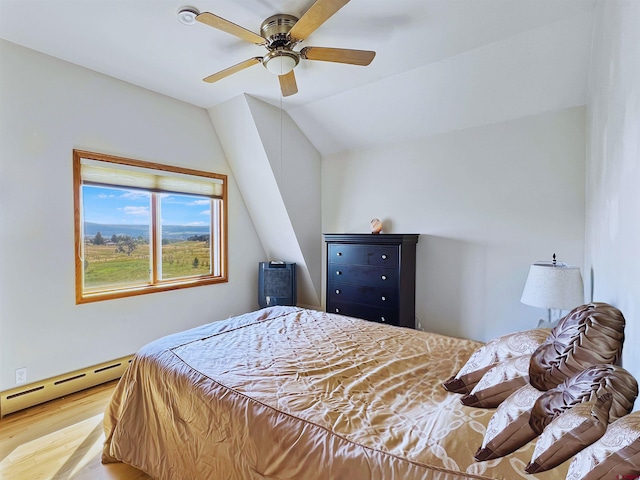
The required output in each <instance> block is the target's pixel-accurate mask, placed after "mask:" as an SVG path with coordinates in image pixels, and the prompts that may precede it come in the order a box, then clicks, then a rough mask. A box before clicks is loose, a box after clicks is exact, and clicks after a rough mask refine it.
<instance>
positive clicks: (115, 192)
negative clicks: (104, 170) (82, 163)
mask: <svg viewBox="0 0 640 480" xmlns="http://www.w3.org/2000/svg"><path fill="white" fill-rule="evenodd" d="M82 194H83V198H82V202H83V207H84V221H85V222H93V223H102V224H113V225H148V224H149V223H150V217H149V214H150V208H151V207H150V195H149V194H148V193H144V192H138V191H135V190H124V189H120V188H106V187H96V186H88V185H85V186H83V187H82ZM161 211H162V222H163V224H165V225H209V223H210V218H211V210H210V201H209V200H207V199H202V198H197V197H191V196H187V195H162V200H161Z"/></svg>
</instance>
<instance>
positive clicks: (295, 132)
mask: <svg viewBox="0 0 640 480" xmlns="http://www.w3.org/2000/svg"><path fill="white" fill-rule="evenodd" d="M209 115H210V117H211V119H212V121H213V124H214V126H215V128H216V131H217V132H218V136H219V138H220V141H221V143H222V147H223V149H224V151H225V155H226V157H227V160H228V162H229V164H230V166H231V169H232V170H233V172H234V174H235V176H236V178H237V179H238V186H239V188H240V191H241V192H242V196H243V198H244V201H245V204H246V205H247V208H248V210H249V213H250V214H251V218H252V220H253V224H254V225H255V226H256V229H257V231H258V235H259V237H260V241H261V242H262V246H263V248H264V250H265V252H266V254H267V255H266V257H265V258H264V259H263V260H264V261H272V260H279V261H286V262H295V263H296V271H297V285H298V287H297V293H298V298H297V300H298V304H299V305H301V306H302V305H303V306H307V307H309V308H319V306H320V303H321V302H320V281H321V278H322V254H321V252H322V248H321V246H322V236H321V234H320V227H321V215H320V207H321V200H320V195H321V188H320V180H321V174H320V160H321V158H320V154H319V153H318V151H317V150H316V149H315V148H314V147H313V145H312V144H311V142H309V140H308V139H307V138H306V137H305V136H304V134H303V133H302V132H301V131H300V130H299V129H298V127H297V125H296V124H295V123H294V122H293V121H292V120H291V118H289V115H287V113H286V112H282V111H281V110H280V109H279V108H277V107H274V106H272V105H269V104H267V103H264V102H262V101H260V100H258V99H256V98H253V97H250V96H249V95H240V96H238V97H236V98H232V99H231V100H228V101H226V102H224V103H222V104H220V105H217V106H216V107H214V108H211V109H209Z"/></svg>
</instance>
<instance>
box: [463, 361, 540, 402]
mask: <svg viewBox="0 0 640 480" xmlns="http://www.w3.org/2000/svg"><path fill="white" fill-rule="evenodd" d="M529 360H531V354H529V355H521V356H519V357H515V358H510V359H509V360H505V361H504V362H501V363H498V364H497V365H495V366H494V367H492V368H490V369H489V370H488V371H487V373H485V374H484V375H483V376H482V378H481V379H480V381H479V382H478V383H477V385H476V386H475V387H473V390H471V393H470V394H469V395H465V396H464V397H462V398H461V399H460V401H461V402H462V403H463V404H464V405H467V406H469V407H483V408H496V407H497V406H498V405H500V404H501V403H502V402H503V401H504V400H505V399H506V398H507V397H508V396H509V395H511V394H512V393H513V392H515V391H516V390H517V389H519V388H520V387H523V386H525V385H527V384H528V383H529Z"/></svg>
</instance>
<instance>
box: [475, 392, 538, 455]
mask: <svg viewBox="0 0 640 480" xmlns="http://www.w3.org/2000/svg"><path fill="white" fill-rule="evenodd" d="M540 395H542V392H541V391H540V390H537V389H535V388H534V387H532V386H531V385H528V384H527V385H525V386H524V387H521V388H519V389H518V390H516V391H515V392H513V393H512V394H511V395H509V396H508V397H507V399H506V400H505V401H504V402H502V403H501V404H500V405H499V406H498V408H497V409H496V411H495V413H494V414H493V416H492V417H491V420H489V424H488V425H487V431H486V433H485V435H484V440H483V441H482V446H481V447H480V448H479V449H478V451H477V452H476V454H475V456H474V458H475V459H476V460H477V461H479V462H482V461H484V460H492V459H494V458H498V457H503V456H505V455H508V454H509V453H512V452H515V451H516V450H517V449H519V448H520V447H522V446H524V445H526V444H527V443H529V442H530V441H531V440H533V439H534V438H536V433H535V432H534V431H533V430H532V429H531V427H530V426H529V414H530V413H531V408H533V404H534V403H535V401H536V399H537V398H538V397H539V396H540Z"/></svg>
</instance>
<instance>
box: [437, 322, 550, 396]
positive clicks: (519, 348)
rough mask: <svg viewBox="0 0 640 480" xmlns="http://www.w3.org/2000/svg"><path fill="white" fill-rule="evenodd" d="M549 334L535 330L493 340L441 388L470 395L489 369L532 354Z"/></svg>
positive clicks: (545, 330) (538, 329) (544, 329)
mask: <svg viewBox="0 0 640 480" xmlns="http://www.w3.org/2000/svg"><path fill="white" fill-rule="evenodd" d="M550 333H551V330H550V329H548V328H535V329H533V330H526V331H524V332H517V333H510V334H508V335H503V336H501V337H498V338H496V339H493V340H491V341H489V342H487V343H486V344H484V345H483V346H482V347H480V348H479V349H478V350H476V351H475V352H474V353H473V355H471V357H469V360H467V363H466V364H465V365H464V366H463V367H462V368H461V369H460V371H459V372H458V373H457V374H456V375H454V376H453V377H451V378H449V379H448V380H447V381H445V382H444V383H443V384H442V386H443V387H444V388H445V390H448V391H450V392H455V393H466V394H468V393H471V390H472V389H473V387H474V386H475V385H476V384H477V383H478V382H479V381H480V379H481V378H482V376H483V375H484V374H485V373H486V372H487V371H488V370H489V369H490V368H491V367H493V366H494V365H495V364H497V363H499V362H502V361H504V360H507V359H508V358H511V357H518V356H520V355H526V354H530V353H533V352H534V350H535V349H536V348H538V346H539V345H540V344H542V343H543V342H544V341H545V340H546V338H547V337H548V336H549V334H550Z"/></svg>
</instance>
